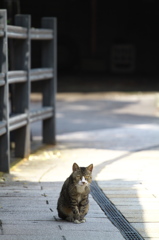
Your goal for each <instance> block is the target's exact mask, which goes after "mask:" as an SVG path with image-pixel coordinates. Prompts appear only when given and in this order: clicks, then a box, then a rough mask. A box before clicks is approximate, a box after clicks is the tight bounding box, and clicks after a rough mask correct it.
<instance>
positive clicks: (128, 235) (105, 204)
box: [91, 181, 144, 240]
mask: <svg viewBox="0 0 159 240" xmlns="http://www.w3.org/2000/svg"><path fill="white" fill-rule="evenodd" d="M91 195H92V197H93V198H94V200H95V201H96V202H97V203H98V205H99V206H100V208H101V209H102V210H103V211H104V213H105V214H106V215H107V217H108V218H109V220H110V221H111V222H112V223H113V224H114V225H115V226H116V227H117V228H118V229H119V231H120V232H121V234H122V235H123V237H124V238H125V239H128V240H143V239H144V238H143V237H142V236H141V235H140V234H139V233H138V232H137V231H136V230H135V229H134V228H133V227H132V226H131V225H130V223H129V222H128V221H127V220H126V218H125V217H124V216H123V215H122V214H121V213H120V212H119V210H118V209H117V208H116V207H115V206H114V205H113V203H112V202H111V201H110V200H109V199H108V198H107V197H106V195H105V194H104V193H103V191H102V190H101V189H100V188H99V186H98V184H97V183H96V182H95V181H93V182H92V184H91Z"/></svg>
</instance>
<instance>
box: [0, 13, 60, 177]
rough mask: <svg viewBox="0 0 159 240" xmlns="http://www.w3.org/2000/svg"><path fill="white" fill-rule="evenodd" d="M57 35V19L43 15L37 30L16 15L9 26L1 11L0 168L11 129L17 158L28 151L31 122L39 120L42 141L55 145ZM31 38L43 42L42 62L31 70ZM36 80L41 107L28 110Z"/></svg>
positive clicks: (4, 167)
mask: <svg viewBox="0 0 159 240" xmlns="http://www.w3.org/2000/svg"><path fill="white" fill-rule="evenodd" d="M56 37H57V31H56V18H42V21H41V28H40V29H37V28H31V17H30V15H17V16H15V26H11V25H7V12H6V10H0V171H3V172H9V169H10V152H11V151H10V135H11V132H12V131H13V132H14V143H15V157H17V158H24V157H27V156H28V155H29V154H30V148H31V141H30V139H31V137H30V132H31V123H32V122H35V121H42V139H43V142H44V143H46V144H55V94H56V73H57V61H56V51H57V42H56ZM10 39H11V40H10ZM10 41H11V42H12V44H9V42H10ZM32 41H41V42H42V44H41V47H40V49H39V51H40V52H41V53H40V56H41V65H40V67H39V68H36V69H31V42H32ZM11 58H12V61H11V62H12V63H11V64H10V62H9V59H11ZM9 64H10V66H9ZM35 81H36V84H37V86H38V85H41V86H42V87H41V94H42V103H41V106H42V107H41V108H40V109H35V110H31V109H30V95H31V92H32V84H33V82H35Z"/></svg>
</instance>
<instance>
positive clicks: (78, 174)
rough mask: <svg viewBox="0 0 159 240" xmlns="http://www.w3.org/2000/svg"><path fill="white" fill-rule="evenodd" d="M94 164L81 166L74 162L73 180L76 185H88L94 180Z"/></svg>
mask: <svg viewBox="0 0 159 240" xmlns="http://www.w3.org/2000/svg"><path fill="white" fill-rule="evenodd" d="M92 170H93V164H91V165H89V166H88V167H79V166H78V165H77V164H76V163H74V164H73V181H74V183H75V184H76V186H77V185H78V186H87V185H89V184H90V183H91V181H92Z"/></svg>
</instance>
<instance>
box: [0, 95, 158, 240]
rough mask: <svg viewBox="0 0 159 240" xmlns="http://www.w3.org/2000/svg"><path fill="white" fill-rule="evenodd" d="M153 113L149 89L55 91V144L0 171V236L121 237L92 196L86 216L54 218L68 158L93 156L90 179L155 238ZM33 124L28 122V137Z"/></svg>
mask: <svg viewBox="0 0 159 240" xmlns="http://www.w3.org/2000/svg"><path fill="white" fill-rule="evenodd" d="M34 104H39V103H38V102H34V103H33V105H34ZM158 114H159V109H158V94H157V93H149V94H142V93H135V94H121V93H100V94H97V93H96V94H75V93H74V94H58V95H57V145H56V146H44V147H43V148H42V149H41V150H39V151H36V152H35V153H34V154H32V155H30V157H29V159H24V160H23V161H21V162H20V163H18V164H17V165H15V166H14V167H12V169H11V173H10V174H9V175H8V174H5V175H4V176H3V178H1V184H0V186H1V188H0V220H1V222H0V232H1V233H0V234H1V235H0V239H2V240H6V239H7V240H12V239H13V240H14V239H16V240H18V239H22V240H23V239H24V240H26V239H29V240H30V239H37V240H39V239H46V240H47V239H49V240H50V239H57V240H58V239H63V240H65V239H67V240H68V239H71V240H72V239H77V240H78V239H80V240H81V239H82V240H85V239H101V240H104V239H110V240H115V239H117V240H120V239H124V237H123V236H122V234H121V233H120V231H119V230H118V229H117V228H116V227H115V226H114V225H113V224H112V223H111V221H110V220H109V219H108V218H107V216H106V215H105V214H104V213H103V211H102V210H101V209H100V208H99V206H98V204H97V203H96V202H95V200H94V199H93V198H92V196H90V211H89V214H88V215H87V222H86V223H84V224H77V225H76V224H72V223H67V222H64V221H61V220H58V218H57V212H56V203H57V198H58V195H59V191H60V188H61V185H62V182H63V181H64V180H65V179H66V177H68V175H69V174H70V173H71V168H72V164H73V162H77V163H78V164H79V165H80V166H87V165H89V164H90V163H93V164H94V171H93V177H94V179H95V180H96V181H97V182H98V185H99V186H100V188H101V189H102V190H103V192H104V193H105V194H106V196H107V197H108V198H109V199H110V200H111V202H112V203H113V204H114V205H115V206H116V207H117V209H118V210H119V211H120V212H121V213H122V214H123V216H124V217H125V218H126V219H127V220H128V221H129V222H130V224H131V225H132V226H133V227H134V228H135V229H136V230H137V231H138V232H139V233H140V234H141V236H142V237H143V239H154V240H155V239H159V188H158V184H159V174H158V173H159V118H158ZM40 127H41V126H40V124H39V125H38V124H36V125H33V128H32V132H33V136H34V139H35V140H36V141H39V140H40V134H39V133H40V130H39V129H40ZM131 239H132V238H131Z"/></svg>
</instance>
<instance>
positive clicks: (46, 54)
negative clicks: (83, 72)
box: [42, 18, 57, 144]
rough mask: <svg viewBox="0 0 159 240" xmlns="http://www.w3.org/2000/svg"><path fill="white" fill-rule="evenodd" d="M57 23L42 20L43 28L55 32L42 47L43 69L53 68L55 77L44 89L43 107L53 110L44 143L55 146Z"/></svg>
mask: <svg viewBox="0 0 159 240" xmlns="http://www.w3.org/2000/svg"><path fill="white" fill-rule="evenodd" d="M56 27H57V23H56V18H42V28H46V29H52V30H53V36H54V37H53V39H52V40H48V41H45V42H44V43H43V46H42V67H43V68H45V67H46V68H53V77H52V78H51V79H48V80H45V81H46V82H45V83H44V85H43V86H44V87H43V106H51V107H52V108H53V116H52V117H51V118H48V119H46V120H43V128H42V135H43V142H44V143H47V144H55V142H56V139H55V136H56V124H55V113H56V109H55V103H56V99H55V98H56V81H57V72H56V69H57V53H56V51H57V41H56V36H57V29H56Z"/></svg>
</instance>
